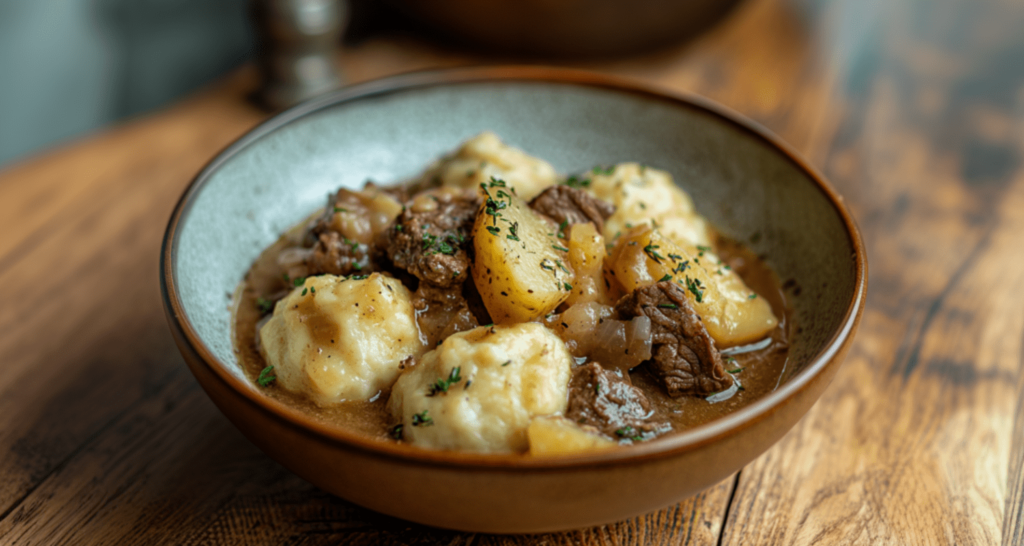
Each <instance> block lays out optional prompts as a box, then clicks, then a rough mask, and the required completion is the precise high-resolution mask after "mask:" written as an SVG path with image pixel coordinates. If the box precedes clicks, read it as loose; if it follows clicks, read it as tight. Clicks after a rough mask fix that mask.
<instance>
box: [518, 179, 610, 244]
mask: <svg viewBox="0 0 1024 546" xmlns="http://www.w3.org/2000/svg"><path fill="white" fill-rule="evenodd" d="M530 208H532V209H533V210H534V211H536V212H538V213H540V214H542V215H544V216H547V217H548V218H550V219H552V220H554V221H555V223H556V224H561V223H562V222H568V224H569V225H572V224H583V223H586V222H591V223H592V224H594V227H596V228H597V232H598V233H602V232H603V231H604V221H605V220H607V219H608V217H609V216H611V215H612V214H614V213H615V205H612V204H610V203H606V202H604V201H602V200H600V199H598V198H596V197H593V196H591V195H590V194H589V193H587V192H585V191H583V190H581V189H579V188H572V187H569V186H551V187H549V188H548V189H546V190H544V191H543V192H541V194H540V195H538V196H537V197H534V198H533V201H530Z"/></svg>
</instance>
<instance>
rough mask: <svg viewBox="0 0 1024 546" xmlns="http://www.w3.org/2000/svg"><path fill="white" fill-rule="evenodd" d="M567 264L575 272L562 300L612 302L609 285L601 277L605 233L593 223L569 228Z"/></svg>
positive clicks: (604, 255) (567, 302) (573, 303)
mask: <svg viewBox="0 0 1024 546" xmlns="http://www.w3.org/2000/svg"><path fill="white" fill-rule="evenodd" d="M568 246H569V265H570V266H571V267H570V268H571V269H572V271H573V272H574V273H576V282H575V283H574V284H573V288H572V293H571V294H569V297H568V298H567V299H566V300H565V303H566V304H567V305H569V306H572V305H575V304H577V303H586V302H591V301H596V302H598V303H603V304H606V305H610V304H612V303H613V299H612V296H611V294H610V288H609V286H608V285H607V284H606V283H605V280H604V259H605V257H607V256H608V251H607V249H606V248H605V246H604V237H602V236H601V234H600V233H598V232H597V228H595V227H594V224H589V223H587V224H576V225H573V226H572V227H571V228H570V229H569V241H568Z"/></svg>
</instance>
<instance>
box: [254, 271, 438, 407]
mask: <svg viewBox="0 0 1024 546" xmlns="http://www.w3.org/2000/svg"><path fill="white" fill-rule="evenodd" d="M411 300H412V298H411V295H410V294H409V290H408V289H406V288H405V287H404V286H402V283H401V282H399V281H397V280H395V279H393V278H390V277H385V276H384V275H381V274H379V273H374V274H372V275H370V276H369V277H365V276H363V277H361V278H359V277H350V278H345V277H336V276H334V275H322V276H319V277H310V278H308V279H306V280H305V282H304V284H302V285H301V286H299V287H297V288H295V289H294V290H292V292H291V293H290V294H289V295H288V296H286V297H285V298H284V299H283V300H281V301H279V302H277V305H276V306H275V308H274V315H273V316H272V317H271V318H270V319H269V320H268V321H267V323H266V324H264V325H263V327H262V328H261V329H260V331H259V345H260V352H261V353H262V354H263V358H264V359H265V360H266V362H267V364H269V365H270V366H273V369H272V372H273V374H274V375H275V376H276V377H277V383H278V384H279V385H280V386H281V387H283V388H284V389H286V390H289V391H292V392H298V393H302V394H305V395H306V396H308V397H309V398H311V399H312V400H313V401H314V402H316V403H317V404H320V405H322V406H323V405H329V404H334V403H338V402H343V401H353V400H367V399H369V398H371V397H373V396H374V395H376V394H377V393H379V392H380V391H381V390H383V389H387V388H388V387H390V386H391V384H392V383H393V382H394V381H395V378H396V377H398V372H399V369H400V366H401V362H402V360H404V359H406V358H408V357H410V356H416V355H419V354H421V353H422V352H423V350H424V346H423V343H422V342H421V341H420V336H419V330H418V328H417V326H416V316H415V311H414V310H413V306H412V301H411Z"/></svg>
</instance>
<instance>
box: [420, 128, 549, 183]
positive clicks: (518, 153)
mask: <svg viewBox="0 0 1024 546" xmlns="http://www.w3.org/2000/svg"><path fill="white" fill-rule="evenodd" d="M423 176H424V181H426V182H428V183H435V184H436V183H438V182H440V183H441V185H443V186H454V187H457V188H473V189H477V188H479V187H480V184H481V183H483V182H488V181H490V179H491V177H494V178H499V179H502V180H505V181H507V182H508V183H509V184H511V185H513V186H515V188H516V191H517V192H519V196H520V197H522V198H523V199H526V200H530V199H533V197H534V196H535V195H537V194H538V193H540V192H542V191H544V188H546V187H548V186H550V185H552V184H554V183H555V181H556V180H557V178H558V177H557V174H556V173H555V168H554V167H552V166H551V164H550V163H548V162H547V161H544V160H542V159H539V158H536V157H533V156H531V155H528V154H526V153H525V152H523V151H522V150H520V149H518V148H513V147H512V146H509V145H507V144H505V143H504V142H502V141H501V140H500V139H499V138H498V136H497V135H495V134H494V133H492V132H489V131H488V132H484V133H480V134H479V135H477V136H475V137H473V138H471V139H469V140H467V141H466V142H465V143H463V144H462V146H461V147H460V148H459V149H458V150H457V151H456V152H455V153H454V154H452V155H450V156H448V157H445V158H443V159H441V160H439V161H438V162H437V163H435V164H433V165H431V166H430V167H428V168H427V171H426V173H424V175H423Z"/></svg>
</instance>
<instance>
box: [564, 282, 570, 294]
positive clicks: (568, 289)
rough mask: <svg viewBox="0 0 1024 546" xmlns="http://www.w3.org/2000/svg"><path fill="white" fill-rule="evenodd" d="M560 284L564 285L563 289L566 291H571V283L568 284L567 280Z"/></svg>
mask: <svg viewBox="0 0 1024 546" xmlns="http://www.w3.org/2000/svg"><path fill="white" fill-rule="evenodd" d="M562 286H564V287H565V290H566V291H567V292H571V291H572V285H571V284H569V283H567V282H566V283H562Z"/></svg>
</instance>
